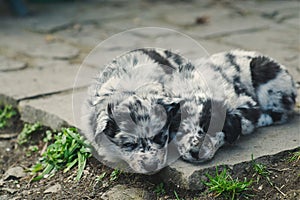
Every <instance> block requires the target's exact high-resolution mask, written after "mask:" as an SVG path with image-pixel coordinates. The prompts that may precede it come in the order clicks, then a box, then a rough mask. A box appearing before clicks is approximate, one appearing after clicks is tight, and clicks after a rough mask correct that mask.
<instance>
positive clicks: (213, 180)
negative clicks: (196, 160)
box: [204, 168, 252, 199]
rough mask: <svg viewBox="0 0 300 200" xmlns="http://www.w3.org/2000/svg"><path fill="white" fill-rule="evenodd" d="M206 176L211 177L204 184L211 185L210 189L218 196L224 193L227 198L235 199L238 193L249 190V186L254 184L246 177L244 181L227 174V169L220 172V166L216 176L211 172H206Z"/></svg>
mask: <svg viewBox="0 0 300 200" xmlns="http://www.w3.org/2000/svg"><path fill="white" fill-rule="evenodd" d="M206 176H207V177H208V178H209V182H204V184H205V185H206V186H208V187H209V191H210V192H213V193H215V194H216V196H219V195H223V196H224V197H225V198H226V199H229V198H231V199H235V197H236V195H237V194H240V193H242V192H244V191H246V190H248V189H249V188H248V187H249V186H250V185H251V184H252V182H251V181H247V179H246V178H245V180H244V181H239V180H238V179H236V180H234V179H233V178H232V177H231V176H230V175H228V174H227V171H226V169H224V170H223V171H222V172H221V173H220V174H219V173H218V168H216V176H215V177H212V176H210V175H209V174H206Z"/></svg>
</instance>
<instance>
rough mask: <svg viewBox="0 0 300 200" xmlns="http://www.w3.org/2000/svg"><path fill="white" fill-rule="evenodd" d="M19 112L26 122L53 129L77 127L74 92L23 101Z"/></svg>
mask: <svg viewBox="0 0 300 200" xmlns="http://www.w3.org/2000/svg"><path fill="white" fill-rule="evenodd" d="M19 110H20V114H21V118H22V120H24V121H25V122H29V123H35V122H40V123H42V124H43V125H45V126H48V127H51V128H52V129H59V128H61V127H63V126H68V125H71V126H75V121H74V118H73V109H72V92H68V93H63V94H56V95H50V96H47V97H43V98H38V99H32V100H23V101H21V102H20V103H19Z"/></svg>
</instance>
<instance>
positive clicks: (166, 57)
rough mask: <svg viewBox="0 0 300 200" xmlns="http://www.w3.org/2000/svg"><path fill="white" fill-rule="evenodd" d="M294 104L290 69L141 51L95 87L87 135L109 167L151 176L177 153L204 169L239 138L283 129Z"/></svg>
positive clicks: (114, 65) (230, 57) (237, 54)
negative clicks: (271, 128) (260, 130)
mask: <svg viewBox="0 0 300 200" xmlns="http://www.w3.org/2000/svg"><path fill="white" fill-rule="evenodd" d="M295 98H296V88H295V85H294V82H293V80H292V77H291V76H290V75H289V74H288V72H287V70H286V68H285V67H284V66H282V65H281V64H279V63H277V62H276V61H274V60H273V59H271V58H269V57H267V56H264V55H261V54H259V53H257V52H248V51H241V50H235V51H230V52H224V53H219V54H214V55H212V56H210V57H206V58H201V59H199V60H196V61H189V60H187V59H185V58H184V57H183V56H180V55H178V54H176V53H173V52H171V51H168V50H161V49H139V50H135V51H132V52H129V53H126V54H124V55H122V56H120V57H118V58H116V59H115V60H113V61H112V62H111V63H110V64H108V65H107V66H106V68H105V70H104V71H103V72H102V73H101V74H100V75H99V76H98V77H97V78H96V81H95V83H94V84H92V86H91V87H90V89H89V95H88V100H87V103H86V105H85V111H84V112H85V115H84V116H83V124H84V125H85V130H84V132H83V134H84V135H85V137H86V138H87V139H88V141H89V142H90V143H91V144H92V146H93V148H94V151H95V153H96V154H97V155H98V156H100V157H101V159H102V160H104V161H105V162H108V163H111V162H119V161H124V163H126V164H127V165H128V166H129V167H130V168H131V169H132V170H133V171H134V172H138V173H153V172H156V171H159V170H160V169H162V168H163V167H165V166H166V165H167V164H168V162H169V161H170V159H169V157H170V154H171V153H172V154H174V152H170V149H171V150H173V147H174V148H175V149H176V152H177V153H178V154H179V155H180V156H181V157H182V158H183V159H184V160H187V161H189V162H195V163H198V162H204V161H207V160H209V159H211V158H212V157H213V156H214V154H215V153H216V151H217V150H218V149H219V148H220V147H221V146H222V145H223V144H225V143H232V142H234V141H236V140H237V139H238V137H239V136H240V135H243V134H249V133H251V132H253V131H254V130H255V128H257V127H261V126H268V125H271V124H280V123H283V122H286V120H287V118H288V116H289V114H290V113H291V112H292V111H293V107H294V104H295ZM170 147H172V148H170Z"/></svg>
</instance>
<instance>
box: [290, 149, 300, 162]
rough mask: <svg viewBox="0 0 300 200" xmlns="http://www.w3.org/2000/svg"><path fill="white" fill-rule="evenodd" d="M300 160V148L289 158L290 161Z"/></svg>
mask: <svg viewBox="0 0 300 200" xmlns="http://www.w3.org/2000/svg"><path fill="white" fill-rule="evenodd" d="M299 160H300V150H299V151H296V152H294V153H293V154H292V156H291V157H290V158H289V161H290V162H298V161H299Z"/></svg>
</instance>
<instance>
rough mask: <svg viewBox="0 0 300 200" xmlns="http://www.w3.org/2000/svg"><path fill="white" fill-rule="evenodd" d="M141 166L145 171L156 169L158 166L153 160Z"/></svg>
mask: <svg viewBox="0 0 300 200" xmlns="http://www.w3.org/2000/svg"><path fill="white" fill-rule="evenodd" d="M143 167H144V168H145V170H146V171H148V172H154V171H156V170H157V167H158V163H157V162H153V163H144V164H143Z"/></svg>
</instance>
